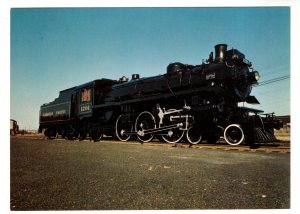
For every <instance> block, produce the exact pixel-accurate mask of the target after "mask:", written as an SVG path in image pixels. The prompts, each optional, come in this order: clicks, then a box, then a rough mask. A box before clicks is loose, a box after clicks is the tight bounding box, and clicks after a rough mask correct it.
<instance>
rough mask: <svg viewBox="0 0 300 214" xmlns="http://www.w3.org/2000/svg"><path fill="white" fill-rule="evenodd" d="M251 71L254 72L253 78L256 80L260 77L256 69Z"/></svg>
mask: <svg viewBox="0 0 300 214" xmlns="http://www.w3.org/2000/svg"><path fill="white" fill-rule="evenodd" d="M253 73H254V79H255V80H256V81H258V80H259V78H260V76H259V73H258V72H257V71H254V72H253Z"/></svg>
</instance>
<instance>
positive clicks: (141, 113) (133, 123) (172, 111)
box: [39, 44, 282, 145]
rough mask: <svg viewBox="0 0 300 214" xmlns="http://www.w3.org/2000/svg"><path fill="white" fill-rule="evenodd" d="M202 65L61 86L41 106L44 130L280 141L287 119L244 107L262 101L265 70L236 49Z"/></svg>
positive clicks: (194, 140) (220, 51) (51, 133)
mask: <svg viewBox="0 0 300 214" xmlns="http://www.w3.org/2000/svg"><path fill="white" fill-rule="evenodd" d="M213 55H214V54H213V52H211V53H210V54H209V58H208V59H207V60H205V61H203V62H202V63H201V64H199V65H188V64H183V63H180V62H175V63H171V64H169V65H168V66H167V72H166V73H165V74H162V75H157V76H153V77H147V78H140V76H139V74H133V75H132V78H131V80H129V79H128V78H126V77H125V76H123V77H121V78H120V79H119V80H111V79H97V80H94V81H91V82H88V83H86V84H83V85H80V86H76V87H72V88H69V89H66V90H63V91H60V93H59V97H58V98H56V99H55V100H54V101H52V102H50V103H47V104H43V105H42V106H41V108H40V126H39V132H40V133H41V132H43V133H44V134H45V136H47V137H49V138H54V137H57V136H58V135H61V136H62V137H64V138H67V139H74V138H79V139H85V138H87V137H89V138H92V139H94V140H95V141H97V140H100V139H101V137H102V136H103V134H105V135H110V136H115V137H117V138H118V139H119V140H120V141H128V140H130V139H131V138H137V139H138V140H139V141H140V142H149V141H151V140H152V139H153V138H154V137H156V138H159V139H162V140H164V141H165V142H168V143H177V142H179V141H181V140H186V141H188V142H189V143H190V144H198V143H200V142H201V141H206V142H207V143H216V142H217V141H218V140H219V138H220V137H223V138H224V139H225V141H226V142H227V143H228V144H230V145H238V144H241V143H242V142H244V143H247V144H253V143H255V142H273V141H276V138H275V136H274V129H280V128H281V127H282V122H281V121H280V120H278V119H276V117H275V116H274V114H273V113H272V114H262V113H263V111H261V110H257V109H254V108H247V107H243V106H240V105H239V103H243V102H247V103H250V104H259V101H258V100H257V99H256V98H255V97H254V96H252V95H251V89H252V86H253V85H255V84H258V80H259V78H260V76H259V73H258V72H257V71H254V70H253V68H252V64H251V62H250V61H248V60H247V59H246V58H245V55H244V54H243V53H241V52H240V51H238V50H237V49H230V50H227V45H226V44H218V45H216V46H215V57H214V56H213Z"/></svg>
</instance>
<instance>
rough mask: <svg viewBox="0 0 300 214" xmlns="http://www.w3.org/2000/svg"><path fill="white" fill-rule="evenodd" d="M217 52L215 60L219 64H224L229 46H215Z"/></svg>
mask: <svg viewBox="0 0 300 214" xmlns="http://www.w3.org/2000/svg"><path fill="white" fill-rule="evenodd" d="M215 51H216V54H215V56H216V58H215V60H216V61H218V62H223V61H224V59H225V53H226V51H227V45H226V44H218V45H216V46H215Z"/></svg>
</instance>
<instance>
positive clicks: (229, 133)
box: [224, 124, 245, 146]
mask: <svg viewBox="0 0 300 214" xmlns="http://www.w3.org/2000/svg"><path fill="white" fill-rule="evenodd" d="M244 138H245V135H244V132H243V129H242V128H241V126H240V125H239V124H231V125H229V126H227V127H226V129H225V131H224V139H225V141H226V142H227V143H228V144H229V145H233V146H236V145H239V144H240V143H242V142H243V140H244Z"/></svg>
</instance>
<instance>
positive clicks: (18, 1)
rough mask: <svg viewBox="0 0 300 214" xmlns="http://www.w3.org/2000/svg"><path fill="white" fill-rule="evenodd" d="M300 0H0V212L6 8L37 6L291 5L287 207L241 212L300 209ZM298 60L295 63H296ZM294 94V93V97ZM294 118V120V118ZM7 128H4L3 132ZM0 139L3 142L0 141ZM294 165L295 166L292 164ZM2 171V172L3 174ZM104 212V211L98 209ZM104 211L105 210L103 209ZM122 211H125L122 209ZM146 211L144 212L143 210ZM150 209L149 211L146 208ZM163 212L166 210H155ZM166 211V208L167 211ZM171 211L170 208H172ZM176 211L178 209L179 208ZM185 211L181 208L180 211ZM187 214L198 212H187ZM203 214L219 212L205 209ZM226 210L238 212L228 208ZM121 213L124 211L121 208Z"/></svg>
mask: <svg viewBox="0 0 300 214" xmlns="http://www.w3.org/2000/svg"><path fill="white" fill-rule="evenodd" d="M299 3H300V1H297V0H277V1H272V0H271V1H269V0H264V1H259V0H252V1H251V0H244V1H223V0H209V1H196V0H184V1H182V0H173V1H161V0H148V1H145V0H143V1H141V0H140V1H133V0H127V1H124V0H110V1H100V0H78V1H76V3H75V4H74V2H73V1H70V0H48V1H42V0H30V1H26V0H10V1H9V0H8V1H1V2H0V27H1V31H0V32H1V36H0V51H1V58H0V59H1V63H0V87H1V91H2V96H1V98H2V99H1V101H2V102H1V111H0V136H1V139H2V140H1V149H0V157H1V161H0V173H1V176H0V177H1V184H0V185H1V186H0V207H1V213H4V212H3V211H5V212H8V211H9V210H10V177H9V172H10V165H9V154H10V145H9V143H10V140H9V134H8V133H9V132H8V126H9V123H8V119H9V117H10V106H9V105H7V104H8V103H10V98H9V96H7V93H9V91H10V10H11V8H41V7H74V8H75V7H240V6H245V7H257V6H261V7H264V6H289V7H291V75H292V78H291V118H292V119H291V120H292V130H291V134H292V135H291V140H292V149H291V164H292V166H293V167H292V168H291V209H290V210H243V213H253V212H259V213H261V212H264V213H296V210H297V211H298V210H300V209H299V208H300V206H299V205H298V204H299V203H298V200H299V199H298V197H299V189H300V188H299V181H300V176H299V170H300V169H299V166H298V165H299V164H298V163H299V158H298V157H299V156H300V155H299V154H300V149H299V145H300V141H299V134H297V131H298V130H300V129H299V128H300V127H299V122H298V121H299V118H300V117H299V112H300V106H299V102H298V100H299V99H300V98H299V95H298V93H297V90H299V88H298V86H297V84H299V83H300V78H299V76H300V69H299V62H298V61H299V53H298V49H299V48H300V44H299V39H298V38H299V32H298V29H297V28H299V26H300V24H299V20H300V17H299V14H300V4H299ZM297 62H298V63H297ZM297 95H298V96H297ZM297 120H298V121H297ZM6 130H7V131H6ZM3 138H4V141H3ZM294 166H295V167H294ZM3 172H5V173H3ZM102 212H104V211H102ZM105 212H106V211H105ZM125 212H126V211H125ZM146 212H147V211H146ZM149 212H152V211H149ZM158 212H163V213H166V211H158ZM167 212H169V211H167ZM172 212H173V211H172ZM179 212H180V211H179ZM183 212H184V213H185V212H187V211H182V213H183ZM189 212H190V213H194V212H198V211H189ZM203 212H205V213H211V212H221V211H211V210H205V211H203ZM226 212H228V211H226ZM230 212H238V211H236V210H231V211H230ZM122 213H124V211H122Z"/></svg>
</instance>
